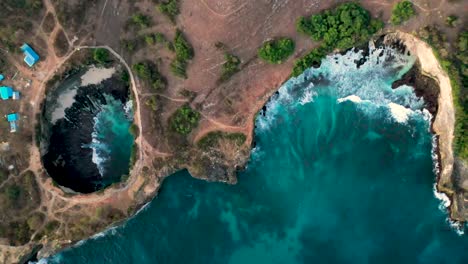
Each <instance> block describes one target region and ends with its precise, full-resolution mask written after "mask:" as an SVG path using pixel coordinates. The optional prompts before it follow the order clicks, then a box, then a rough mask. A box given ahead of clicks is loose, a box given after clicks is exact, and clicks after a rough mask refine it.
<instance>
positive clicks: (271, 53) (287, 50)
mask: <svg viewBox="0 0 468 264" xmlns="http://www.w3.org/2000/svg"><path fill="white" fill-rule="evenodd" d="M294 48H295V45H294V41H293V40H292V39H290V38H279V39H276V40H272V41H268V42H266V43H264V44H263V45H262V46H261V47H260V49H259V50H258V56H259V57H260V58H262V59H263V60H266V61H267V62H269V63H274V64H280V63H282V62H283V61H284V60H286V59H287V58H288V57H289V56H291V55H292V54H293V53H294Z"/></svg>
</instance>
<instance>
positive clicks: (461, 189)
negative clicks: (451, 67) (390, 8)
mask: <svg viewBox="0 0 468 264" xmlns="http://www.w3.org/2000/svg"><path fill="white" fill-rule="evenodd" d="M398 41H400V42H402V43H403V45H404V46H405V47H406V48H407V50H408V51H409V52H410V53H411V54H413V56H415V57H416V58H417V59H418V60H419V65H420V68H421V71H422V74H424V75H427V76H429V77H431V78H433V79H434V80H435V81H436V82H437V83H438V86H439V97H438V100H437V111H436V114H435V117H434V120H433V125H432V128H433V131H434V133H435V134H436V135H437V142H438V155H439V163H440V164H439V172H438V173H439V175H438V182H437V190H438V191H439V192H442V193H444V194H446V195H447V196H448V197H450V200H451V203H450V217H451V218H452V219H453V220H457V221H466V220H467V219H468V208H467V202H466V200H465V196H466V195H467V193H468V192H467V190H468V189H467V188H466V187H467V186H465V185H466V182H467V180H468V179H467V178H468V174H467V173H466V166H465V165H464V163H463V161H458V162H457V169H456V170H455V171H456V173H455V172H454V165H455V157H454V153H453V137H454V127H455V109H454V105H453V95H452V87H451V84H450V79H449V77H448V75H447V73H446V72H445V71H444V70H443V69H442V67H441V66H440V64H439V61H438V60H437V58H436V56H435V55H434V52H433V51H432V49H431V47H430V46H429V45H428V44H427V43H425V42H424V41H422V40H420V39H418V38H416V37H415V36H413V35H411V34H408V33H404V32H400V31H398V32H395V33H390V34H387V35H386V36H385V42H387V43H394V42H398ZM455 179H456V180H455Z"/></svg>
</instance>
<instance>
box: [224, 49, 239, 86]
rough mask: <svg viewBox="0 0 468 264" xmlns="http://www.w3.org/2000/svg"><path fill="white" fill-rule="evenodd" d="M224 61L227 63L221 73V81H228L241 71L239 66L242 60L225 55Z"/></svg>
mask: <svg viewBox="0 0 468 264" xmlns="http://www.w3.org/2000/svg"><path fill="white" fill-rule="evenodd" d="M224 59H225V60H226V62H225V63H224V64H223V69H222V72H221V79H220V80H221V81H226V80H228V79H229V78H231V76H232V75H234V74H235V73H236V72H238V71H239V70H240V68H239V65H240V63H241V61H240V59H239V58H238V57H237V56H235V55H232V54H229V53H225V54H224Z"/></svg>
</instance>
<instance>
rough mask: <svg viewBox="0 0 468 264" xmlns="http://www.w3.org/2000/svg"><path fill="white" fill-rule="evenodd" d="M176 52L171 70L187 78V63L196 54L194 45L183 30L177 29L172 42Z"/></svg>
mask: <svg viewBox="0 0 468 264" xmlns="http://www.w3.org/2000/svg"><path fill="white" fill-rule="evenodd" d="M172 46H173V49H174V52H175V54H176V57H175V59H174V60H173V61H172V63H171V66H170V67H171V72H172V73H173V74H174V75H176V76H179V77H182V78H187V72H186V71H187V64H188V61H189V60H191V59H192V58H193V56H194V52H193V47H192V45H190V43H189V42H188V41H187V40H186V39H185V37H184V34H183V33H182V31H180V30H177V31H176V35H175V38H174V43H173V44H172Z"/></svg>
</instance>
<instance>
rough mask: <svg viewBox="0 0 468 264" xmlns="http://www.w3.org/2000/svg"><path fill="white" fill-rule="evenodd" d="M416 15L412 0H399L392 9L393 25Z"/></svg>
mask: <svg viewBox="0 0 468 264" xmlns="http://www.w3.org/2000/svg"><path fill="white" fill-rule="evenodd" d="M414 15H416V11H414V7H413V3H411V2H410V1H406V0H405V1H401V2H398V3H397V4H396V5H395V6H394V7H393V9H392V17H391V18H390V20H391V22H392V24H393V25H400V24H401V23H403V22H405V21H408V20H409V19H410V18H411V17H412V16H414Z"/></svg>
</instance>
